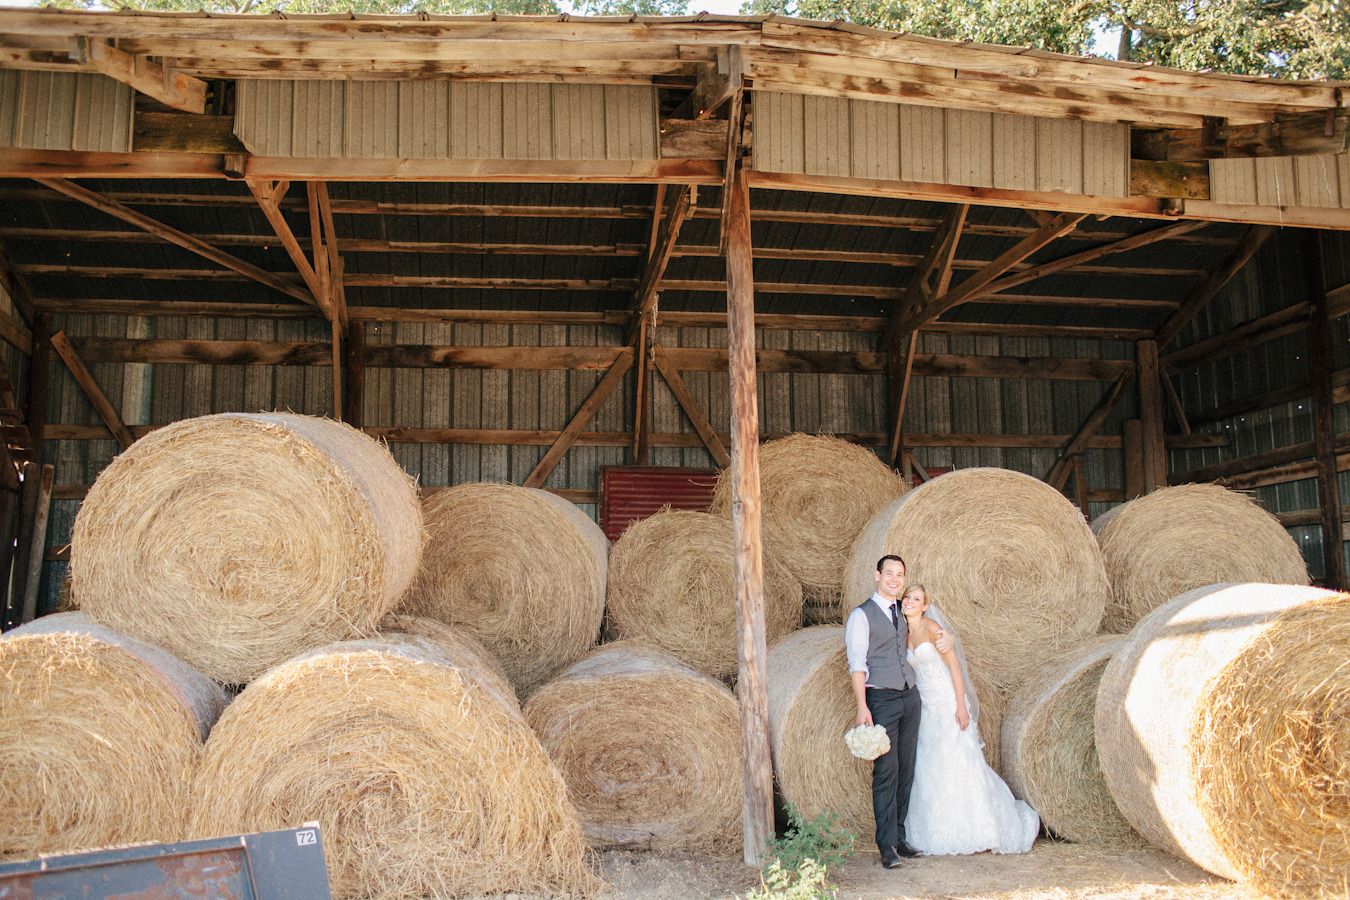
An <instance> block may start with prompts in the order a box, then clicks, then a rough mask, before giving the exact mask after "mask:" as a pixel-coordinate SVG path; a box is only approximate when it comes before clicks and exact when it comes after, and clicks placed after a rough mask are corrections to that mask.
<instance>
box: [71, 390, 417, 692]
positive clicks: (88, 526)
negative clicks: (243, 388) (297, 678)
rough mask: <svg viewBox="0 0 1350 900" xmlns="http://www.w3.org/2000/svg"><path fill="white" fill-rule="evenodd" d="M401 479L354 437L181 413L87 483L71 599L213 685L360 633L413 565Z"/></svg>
mask: <svg viewBox="0 0 1350 900" xmlns="http://www.w3.org/2000/svg"><path fill="white" fill-rule="evenodd" d="M421 542H422V534H421V517H420V515H419V513H418V507H417V494H416V491H415V489H414V487H413V484H412V481H411V479H409V478H408V476H407V474H406V473H405V472H404V471H403V470H402V469H400V468H399V466H398V464H397V463H396V462H394V458H393V457H392V456H390V455H389V451H388V450H386V449H385V448H384V447H383V446H382V445H381V444H378V443H376V442H375V441H373V440H371V439H370V438H368V437H366V436H365V435H364V434H362V433H361V432H359V431H357V430H356V429H354V428H350V427H348V426H346V425H343V424H341V423H339V422H333V421H329V420H327V419H318V418H313V417H310V416H297V415H291V414H289V413H261V414H257V415H248V414H244V413H224V414H221V415H214V416H202V417H201V418H196V419H185V420H183V421H181V422H175V423H174V424H172V425H169V426H166V427H165V428H161V429H158V430H156V431H154V432H151V433H150V434H148V435H146V436H145V437H143V438H141V439H140V440H138V441H137V442H136V443H135V444H133V445H132V446H131V448H130V449H128V450H126V451H125V452H124V453H122V454H121V455H119V456H118V457H117V458H116V459H114V460H113V461H112V463H111V464H109V466H108V467H107V468H106V469H104V470H103V472H102V474H100V475H99V477H98V480H97V481H95V482H94V485H93V487H91V488H90V489H89V495H88V497H86V498H85V501H84V503H83V504H82V505H81V506H80V511H79V514H78V515H77V516H76V518H75V529H74V532H73V534H72V536H71V551H70V577H71V587H72V592H73V595H74V598H75V602H76V603H77V604H79V606H80V608H81V609H83V610H85V611H86V612H88V613H89V614H90V615H91V616H93V617H94V618H95V619H96V620H98V621H100V622H103V623H104V624H106V625H109V626H111V627H113V628H117V629H119V630H121V631H124V632H126V633H127V634H130V635H133V636H135V637H138V638H141V639H142V640H146V641H149V642H151V643H154V644H158V645H160V646H162V647H165V648H167V649H168V650H170V651H171V652H172V653H174V654H176V655H177V656H179V657H181V658H182V659H184V660H186V661H187V662H189V663H191V664H192V665H194V666H196V667H197V668H199V669H201V670H202V671H203V672H205V673H206V674H207V675H210V676H211V677H212V678H215V679H217V680H218V681H223V682H227V683H242V682H246V681H249V680H250V679H252V678H253V677H254V676H255V675H257V674H259V673H260V672H262V671H264V670H265V669H266V668H267V667H269V666H271V665H273V664H274V663H277V662H279V661H281V660H283V659H285V658H287V657H289V656H292V655H294V654H295V653H298V652H300V651H302V650H304V649H307V648H310V647H315V646H318V645H321V644H326V643H329V642H331V641H334V640H340V639H343V638H348V637H353V636H358V635H366V634H370V633H372V632H373V631H374V630H375V626H376V624H377V623H378V622H379V620H380V618H381V617H382V616H383V615H384V614H385V613H386V612H388V611H389V610H390V608H392V607H393V605H394V604H395V603H396V602H397V601H398V598H399V597H400V596H401V595H402V594H403V592H404V590H405V589H406V588H407V586H408V583H409V582H410V581H411V580H412V576H413V573H414V571H416V568H417V557H418V553H419V552H420V549H421Z"/></svg>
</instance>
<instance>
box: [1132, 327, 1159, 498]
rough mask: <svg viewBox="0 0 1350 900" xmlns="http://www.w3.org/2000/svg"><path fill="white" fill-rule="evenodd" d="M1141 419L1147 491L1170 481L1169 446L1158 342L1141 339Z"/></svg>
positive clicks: (1139, 361) (1138, 345)
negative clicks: (1164, 433)
mask: <svg viewBox="0 0 1350 900" xmlns="http://www.w3.org/2000/svg"><path fill="white" fill-rule="evenodd" d="M1135 346H1136V348H1137V349H1136V354H1137V364H1138V366H1139V419H1140V421H1141V422H1142V425H1143V438H1144V492H1145V493H1149V492H1151V491H1155V490H1157V489H1158V488H1160V487H1164V486H1165V485H1166V484H1167V448H1166V447H1165V446H1164V444H1163V397H1162V383H1161V381H1160V375H1161V371H1160V369H1159V365H1158V342H1157V341H1139V342H1138V343H1137V344H1136V345H1135Z"/></svg>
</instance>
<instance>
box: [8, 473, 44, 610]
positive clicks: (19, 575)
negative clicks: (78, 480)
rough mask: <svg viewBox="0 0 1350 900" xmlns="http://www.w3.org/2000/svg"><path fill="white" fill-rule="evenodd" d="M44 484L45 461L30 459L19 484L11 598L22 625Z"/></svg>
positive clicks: (11, 573) (11, 575)
mask: <svg viewBox="0 0 1350 900" xmlns="http://www.w3.org/2000/svg"><path fill="white" fill-rule="evenodd" d="M41 485H42V464H41V463H36V462H27V463H24V466H23V483H22V484H21V485H20V486H19V494H18V497H19V512H18V528H17V534H16V538H17V540H16V542H15V547H14V567H13V570H12V571H11V572H9V573H7V574H9V576H10V598H11V601H10V602H11V603H12V604H13V606H14V624H16V625H21V624H23V622H24V618H23V602H24V597H25V596H27V585H26V582H27V579H28V560H29V559H30V558H31V556H32V553H31V548H32V546H33V526H34V524H36V522H37V505H38V493H39V488H40V487H41Z"/></svg>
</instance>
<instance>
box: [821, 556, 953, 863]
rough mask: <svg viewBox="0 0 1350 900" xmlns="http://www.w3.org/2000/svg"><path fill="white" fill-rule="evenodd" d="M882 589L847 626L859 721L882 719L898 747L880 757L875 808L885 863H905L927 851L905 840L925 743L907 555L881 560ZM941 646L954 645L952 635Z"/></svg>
mask: <svg viewBox="0 0 1350 900" xmlns="http://www.w3.org/2000/svg"><path fill="white" fill-rule="evenodd" d="M873 578H875V580H876V584H877V589H876V591H875V592H874V593H873V594H872V596H871V597H870V598H868V599H867V600H866V601H864V602H863V603H861V604H860V605H859V606H857V607H856V608H855V609H854V610H853V612H851V613H849V616H848V622H847V624H846V625H845V626H844V647H845V650H846V651H847V654H848V670H849V678H850V679H851V680H852V682H853V696H854V698H855V699H856V700H857V702H858V718H857V723H858V724H859V725H872V724H876V725H881V726H883V727H884V728H885V729H886V736H887V737H889V738H890V739H891V749H890V750H888V751H886V752H885V753H883V754H882V755H881V756H879V757H877V758H876V760H875V761H873V763H872V812H873V814H874V815H875V816H876V820H877V849H878V850H880V851H881V864H882V865H883V866H885V867H886V868H888V869H894V868H897V867H898V866H899V865H900V857H902V856H918V855H919V852H918V851H917V850H915V849H914V848H913V847H911V846H910V845H909V844H908V843H906V841H905V815H906V814H907V813H908V811H909V789H910V787H911V785H913V783H914V751H915V749H916V747H917V746H918V742H919V714H920V706H919V691H918V688H917V687H916V682H915V680H914V669H913V668H912V667H911V666H910V664H909V661H908V660H907V659H906V652H907V651H908V649H909V627H908V626H907V625H906V624H905V617H904V614H903V613H902V612H901V610H900V596H901V595H902V594H903V593H904V592H905V584H906V579H905V561H904V560H903V559H901V558H900V557H898V556H895V555H893V554H887V555H886V556H883V557H882V558H881V559H879V560H877V571H876V574H875V575H874V576H873ZM937 643H938V649H939V650H940V651H942V652H946V651H947V650H948V649H950V645H949V642H948V639H947V636H946V635H941V636H940V637H939V639H938V642H937Z"/></svg>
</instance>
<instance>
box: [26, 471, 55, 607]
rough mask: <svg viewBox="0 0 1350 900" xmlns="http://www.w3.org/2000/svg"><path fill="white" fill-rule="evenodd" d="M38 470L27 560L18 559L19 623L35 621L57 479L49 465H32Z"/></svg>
mask: <svg viewBox="0 0 1350 900" xmlns="http://www.w3.org/2000/svg"><path fill="white" fill-rule="evenodd" d="M33 468H34V469H38V470H40V471H39V473H38V485H37V506H36V508H35V509H34V511H33V539H32V543H30V544H29V546H28V558H27V559H24V560H19V562H21V563H22V564H23V566H24V568H25V569H26V574H25V577H24V582H23V612H22V615H21V616H20V618H19V622H20V624H22V623H24V622H31V621H33V620H34V619H36V618H37V598H38V587H39V585H40V583H41V581H42V558H43V555H44V553H43V551H45V550H46V549H47V519H48V517H49V516H50V514H51V509H52V487H53V482H54V481H55V480H56V467H55V466H52V465H45V466H37V465H35V466H33Z"/></svg>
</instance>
